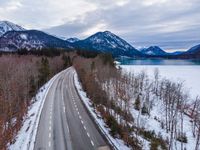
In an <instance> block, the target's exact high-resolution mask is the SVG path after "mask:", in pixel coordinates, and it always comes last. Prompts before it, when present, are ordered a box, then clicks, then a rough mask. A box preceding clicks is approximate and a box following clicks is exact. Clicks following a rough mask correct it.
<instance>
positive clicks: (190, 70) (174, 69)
mask: <svg viewBox="0 0 200 150" xmlns="http://www.w3.org/2000/svg"><path fill="white" fill-rule="evenodd" d="M121 67H122V68H123V70H124V71H127V72H130V71H131V72H134V73H137V72H141V71H143V70H144V71H145V72H146V73H147V74H148V75H149V76H150V77H152V76H153V74H154V70H155V69H156V68H158V69H159V73H160V75H161V77H165V78H167V79H171V80H173V81H180V82H182V81H184V85H185V88H186V90H189V92H190V94H191V96H192V98H195V97H196V96H197V95H200V79H199V77H200V65H186V66H183V65H180V66H179V65H121Z"/></svg>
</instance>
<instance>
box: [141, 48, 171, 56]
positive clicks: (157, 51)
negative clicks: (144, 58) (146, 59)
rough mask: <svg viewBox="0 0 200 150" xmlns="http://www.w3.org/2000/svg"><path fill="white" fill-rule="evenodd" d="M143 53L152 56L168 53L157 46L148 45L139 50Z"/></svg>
mask: <svg viewBox="0 0 200 150" xmlns="http://www.w3.org/2000/svg"><path fill="white" fill-rule="evenodd" d="M141 52H142V53H143V54H146V55H153V56H162V55H167V54H168V53H167V52H165V51H164V50H162V49H161V48H160V47H158V46H150V47H149V48H143V49H142V50H141Z"/></svg>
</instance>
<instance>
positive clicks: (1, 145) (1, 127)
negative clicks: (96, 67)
mask: <svg viewBox="0 0 200 150" xmlns="http://www.w3.org/2000/svg"><path fill="white" fill-rule="evenodd" d="M70 65H71V59H70V54H69V53H62V54H61V55H56V56H55V55H52V56H51V57H46V56H35V55H19V54H6V55H4V54H3V55H2V56H1V57H0V149H1V150H4V149H6V145H7V144H8V143H9V142H11V140H12V139H13V137H14V136H15V135H16V134H17V131H18V130H19V129H20V127H21V125H22V123H23V122H22V121H23V118H24V116H25V115H26V113H27V109H28V106H30V104H31V102H32V101H31V99H32V97H33V96H35V95H36V93H37V91H38V89H39V88H40V87H41V86H42V85H43V84H44V83H46V82H47V81H48V80H49V79H50V78H51V77H52V76H53V75H54V74H56V73H58V72H60V71H61V70H63V69H64V68H66V67H68V66H70Z"/></svg>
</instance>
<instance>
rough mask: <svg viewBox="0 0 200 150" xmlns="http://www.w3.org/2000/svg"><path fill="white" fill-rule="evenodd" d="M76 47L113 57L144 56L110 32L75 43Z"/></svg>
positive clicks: (100, 33) (97, 34) (99, 33)
mask: <svg viewBox="0 0 200 150" xmlns="http://www.w3.org/2000/svg"><path fill="white" fill-rule="evenodd" d="M74 45H75V46H76V47H77V48H79V49H86V50H93V51H97V52H103V53H111V54H112V55H113V56H129V57H134V56H141V55H142V53H141V52H139V51H138V50H136V49H135V48H134V47H132V46H131V45H130V44H128V43H127V42H126V41H125V40H123V39H121V38H120V37H118V36H117V35H115V34H113V33H111V32H109V31H105V32H98V33H96V34H94V35H92V36H90V37H88V38H86V39H85V40H80V41H78V42H75V43H74Z"/></svg>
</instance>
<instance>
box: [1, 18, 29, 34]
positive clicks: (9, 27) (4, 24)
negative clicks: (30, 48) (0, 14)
mask: <svg viewBox="0 0 200 150" xmlns="http://www.w3.org/2000/svg"><path fill="white" fill-rule="evenodd" d="M25 30H26V29H24V28H22V27H21V26H19V25H17V24H14V23H12V22H10V21H0V36H2V35H3V34H5V33H6V32H8V31H25Z"/></svg>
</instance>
